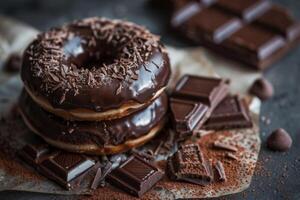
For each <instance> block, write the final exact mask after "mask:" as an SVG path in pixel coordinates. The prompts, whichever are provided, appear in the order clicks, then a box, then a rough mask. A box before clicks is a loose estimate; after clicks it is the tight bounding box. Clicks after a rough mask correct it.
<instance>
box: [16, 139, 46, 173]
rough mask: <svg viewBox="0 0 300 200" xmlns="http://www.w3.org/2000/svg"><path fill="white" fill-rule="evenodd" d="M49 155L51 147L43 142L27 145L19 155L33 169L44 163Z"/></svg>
mask: <svg viewBox="0 0 300 200" xmlns="http://www.w3.org/2000/svg"><path fill="white" fill-rule="evenodd" d="M49 153H50V149H49V145H48V144H46V143H43V142H41V143H34V144H27V145H25V146H24V147H23V148H22V149H21V150H20V151H19V155H20V156H21V157H22V158H23V159H24V160H25V161H26V162H28V164H30V165H32V166H33V167H34V166H37V165H38V164H39V163H40V162H41V161H43V159H45V158H46V157H47V155H49Z"/></svg>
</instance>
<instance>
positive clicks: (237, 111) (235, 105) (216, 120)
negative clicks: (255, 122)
mask: <svg viewBox="0 0 300 200" xmlns="http://www.w3.org/2000/svg"><path fill="white" fill-rule="evenodd" d="M250 127H252V121H251V117H250V115H249V112H248V109H247V107H246V104H245V102H244V101H243V100H242V99H241V98H239V97H238V96H228V97H226V98H225V99H224V100H223V101H222V102H221V103H220V104H219V105H218V106H217V107H216V109H215V110H214V111H213V112H212V114H211V116H210V118H209V119H208V120H207V121H206V123H205V124H204V125H203V128H204V129H213V130H225V129H234V128H250Z"/></svg>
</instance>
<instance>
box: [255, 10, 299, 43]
mask: <svg viewBox="0 0 300 200" xmlns="http://www.w3.org/2000/svg"><path fill="white" fill-rule="evenodd" d="M255 22H257V23H258V24H261V25H263V26H266V27H268V28H270V29H272V30H273V31H275V32H278V33H279V34H281V35H283V37H285V38H287V40H290V41H292V40H294V39H296V38H298V37H299V35H300V23H299V22H296V20H295V19H294V18H293V16H292V15H291V13H290V12H289V11H288V10H286V9H285V8H283V7H280V6H277V5H273V6H272V7H271V8H270V9H269V10H267V11H266V12H265V13H264V14H262V15H261V16H260V17H259V18H257V19H256V21H255Z"/></svg>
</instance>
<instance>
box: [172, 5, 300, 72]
mask: <svg viewBox="0 0 300 200" xmlns="http://www.w3.org/2000/svg"><path fill="white" fill-rule="evenodd" d="M174 2H176V3H173V4H175V5H176V6H175V9H174V14H173V15H172V19H171V25H172V26H173V28H175V29H176V32H180V33H181V34H183V35H184V36H185V37H187V38H188V39H190V40H192V41H193V42H195V43H196V44H200V45H203V46H205V47H208V48H210V49H212V50H214V51H215V52H217V53H219V54H221V55H223V56H225V57H228V58H231V59H234V60H237V61H240V62H243V63H245V64H247V65H250V66H252V67H255V68H256V69H265V68H266V67H268V66H270V65H271V64H272V63H273V62H275V61H277V60H278V59H279V58H281V57H282V56H283V55H284V54H286V53H287V51H288V50H290V49H292V48H293V47H294V46H296V45H297V44H298V42H297V41H299V40H300V23H299V22H298V21H296V20H295V19H294V18H293V16H292V15H291V14H290V13H289V12H288V11H287V10H286V9H284V8H282V7H280V6H276V5H274V4H272V3H270V2H268V1H264V0H218V1H215V2H214V1H213V2H210V3H209V4H206V3H203V2H202V1H182V2H184V3H177V1H174ZM180 2H181V1H180ZM207 19H209V20H207ZM174 22H176V23H174Z"/></svg>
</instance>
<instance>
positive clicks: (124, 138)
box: [19, 91, 167, 154]
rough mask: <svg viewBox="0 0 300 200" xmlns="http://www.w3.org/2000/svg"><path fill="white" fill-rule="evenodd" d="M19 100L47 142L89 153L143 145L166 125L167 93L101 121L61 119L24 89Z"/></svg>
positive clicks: (26, 118)
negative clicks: (143, 104)
mask: <svg viewBox="0 0 300 200" xmlns="http://www.w3.org/2000/svg"><path fill="white" fill-rule="evenodd" d="M19 103H20V113H21V116H22V117H23V120H24V122H25V123H26V124H27V126H28V127H29V128H30V129H31V130H32V131H33V132H35V133H36V134H38V135H39V136H41V137H42V138H43V139H45V140H46V141H47V142H48V143H50V144H52V145H53V146H56V147H58V148H61V149H66V150H68V151H75V152H83V153H89V154H114V153H119V152H123V151H126V150H128V149H131V148H134V147H137V146H140V145H142V144H144V143H145V142H147V141H149V140H150V139H151V138H153V137H154V136H155V134H156V133H157V132H158V131H159V130H160V129H161V128H162V127H163V125H164V121H165V115H166V112H167V96H166V94H164V93H163V94H162V95H160V97H158V98H157V99H155V100H154V101H153V102H152V103H151V104H150V105H149V106H147V107H146V108H144V109H141V110H139V111H137V112H135V113H133V114H131V115H128V116H126V117H123V118H119V119H114V120H104V121H98V122H88V121H86V122H83V121H67V120H64V119H61V118H60V117H57V116H55V115H53V114H51V113H48V112H46V111H45V110H43V109H42V108H41V107H39V106H38V105H37V104H36V103H35V102H34V101H33V100H32V99H31V98H30V96H29V95H28V94H27V93H26V92H25V91H23V93H22V95H21V97H20V101H19ZM45 126H47V127H45Z"/></svg>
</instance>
